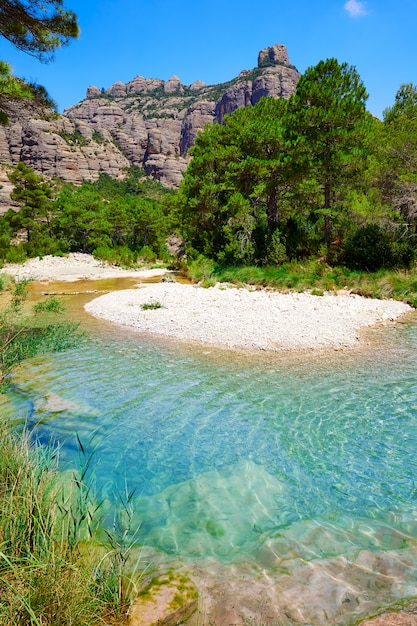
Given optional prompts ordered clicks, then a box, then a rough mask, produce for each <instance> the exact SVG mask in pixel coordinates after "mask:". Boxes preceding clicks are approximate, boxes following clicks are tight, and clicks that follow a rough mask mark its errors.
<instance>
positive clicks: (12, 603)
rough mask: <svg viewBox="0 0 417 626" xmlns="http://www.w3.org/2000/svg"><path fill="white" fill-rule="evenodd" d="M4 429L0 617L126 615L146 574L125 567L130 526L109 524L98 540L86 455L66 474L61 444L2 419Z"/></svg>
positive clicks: (57, 623)
mask: <svg viewBox="0 0 417 626" xmlns="http://www.w3.org/2000/svg"><path fill="white" fill-rule="evenodd" d="M0 436H1V446H0V511H1V515H0V597H1V602H0V625H2V626H3V625H4V626H6V625H9V624H13V625H15V626H28V625H31V626H69V625H70V624H71V626H96V625H98V624H113V623H114V624H116V623H117V624H118V625H121V624H124V623H126V622H127V613H128V609H129V606H130V600H131V596H132V595H136V593H137V587H136V584H137V582H138V581H139V580H140V574H139V573H138V574H137V573H133V574H129V575H127V573H126V569H127V558H128V556H129V554H130V545H127V541H126V538H125V535H124V531H123V532H120V533H118V532H117V530H115V529H113V531H109V540H108V543H107V545H106V546H103V547H102V548H100V547H99V545H98V544H97V542H96V541H95V533H96V530H97V528H98V527H99V525H100V521H101V515H100V504H99V503H97V502H96V501H95V500H94V492H93V490H92V481H91V479H89V477H88V472H87V469H88V459H87V460H86V461H85V465H84V466H82V467H81V468H80V470H79V471H77V472H74V473H73V475H72V476H71V478H69V479H68V478H66V477H64V478H62V476H61V475H60V474H59V473H58V467H57V451H56V450H47V449H46V450H45V448H42V447H40V446H37V445H36V442H34V441H33V440H32V439H31V438H30V437H29V435H27V434H23V435H20V436H17V435H14V434H12V433H11V432H10V431H9V429H8V427H7V425H4V424H2V425H1V426H0ZM129 571H131V570H130V568H129Z"/></svg>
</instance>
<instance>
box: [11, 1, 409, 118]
mask: <svg viewBox="0 0 417 626" xmlns="http://www.w3.org/2000/svg"><path fill="white" fill-rule="evenodd" d="M64 4H65V6H66V7H67V8H68V9H71V10H73V11H74V12H75V13H76V14H77V15H78V19H79V23H80V27H81V35H80V38H79V39H78V40H75V41H73V42H71V44H70V45H69V46H67V47H65V48H62V49H60V50H58V51H57V53H56V58H55V61H54V62H52V63H50V64H47V65H45V64H41V63H39V61H37V60H36V59H33V58H31V57H30V56H28V55H27V54H24V53H22V52H18V51H16V50H15V49H14V48H13V47H12V46H11V45H10V44H8V43H7V42H6V41H5V40H0V59H3V60H5V61H8V62H9V63H10V64H11V65H12V67H13V69H14V73H15V74H16V75H17V76H21V77H23V78H26V79H28V80H32V81H35V82H37V83H38V84H41V85H44V86H45V87H46V88H47V90H48V92H49V94H50V95H51V96H52V98H53V99H54V100H55V101H56V102H57V103H58V108H59V111H62V110H63V109H65V108H66V107H68V106H70V105H72V104H75V103H76V102H79V101H80V100H82V99H83V98H84V97H85V93H86V89H87V87H88V86H89V85H96V86H97V87H99V88H102V87H105V88H107V87H110V85H111V84H112V83H114V82H116V81H118V80H121V81H123V82H128V81H129V80H132V79H133V78H134V77H135V76H137V75H141V76H144V77H146V78H160V79H163V80H168V79H169V78H170V77H171V76H172V75H173V74H176V75H178V76H179V78H180V79H181V82H182V83H183V84H185V85H189V84H191V83H192V82H194V81H195V80H197V79H199V80H202V81H204V82H205V83H207V84H214V83H219V82H224V81H227V80H230V79H232V78H234V77H235V76H236V75H237V74H238V73H239V72H240V71H241V70H242V69H252V68H253V67H255V66H256V64H257V55H258V52H259V50H261V49H262V48H266V47H268V46H271V45H273V44H276V43H282V44H284V45H286V47H287V49H288V53H289V57H290V61H291V63H293V64H294V65H295V66H296V67H297V68H298V70H299V71H300V72H304V71H305V70H306V68H307V67H309V66H312V65H315V64H316V63H318V62H319V61H320V60H324V59H327V58H330V57H336V59H337V60H338V61H339V62H344V61H346V62H347V63H349V64H350V65H354V66H356V69H357V70H358V72H359V74H360V76H361V78H362V80H363V82H364V83H365V86H366V88H367V90H368V93H369V100H368V109H369V110H370V111H371V113H373V114H375V115H377V116H378V117H381V116H382V111H383V110H384V109H385V108H386V107H388V106H391V105H392V104H393V102H394V98H395V94H396V92H397V90H398V88H399V86H400V85H401V84H402V83H406V82H412V83H414V84H417V45H416V32H417V0H364V1H361V0H262V1H254V0H239V1H238V0H228V1H225V2H213V1H212V0H211V1H210V2H209V1H208V0H197V1H195V0H194V1H191V0H175V1H174V0H148V1H145V0H100V1H99V0H64Z"/></svg>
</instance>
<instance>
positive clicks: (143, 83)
mask: <svg viewBox="0 0 417 626" xmlns="http://www.w3.org/2000/svg"><path fill="white" fill-rule="evenodd" d="M163 86H164V81H163V80H159V79H157V78H143V76H136V78H134V79H133V80H132V81H130V82H129V83H127V85H126V88H127V93H128V94H139V93H150V92H152V91H156V90H157V89H161V88H162V87H163Z"/></svg>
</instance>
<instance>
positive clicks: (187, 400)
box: [9, 323, 417, 595]
mask: <svg viewBox="0 0 417 626" xmlns="http://www.w3.org/2000/svg"><path fill="white" fill-rule="evenodd" d="M108 328H109V327H107V326H106V325H104V326H103V327H102V331H103V332H97V330H96V331H94V332H93V333H92V335H91V337H90V338H89V340H88V341H87V342H86V343H84V344H82V345H81V346H80V348H79V349H77V350H74V351H72V352H69V353H66V354H60V355H55V356H53V357H52V358H48V359H47V360H46V359H38V360H35V361H33V362H32V363H30V364H28V365H26V366H25V367H24V368H23V370H22V372H21V373H20V374H19V377H18V386H17V387H16V389H15V390H14V391H13V393H12V394H11V396H10V397H11V405H10V407H9V410H10V411H13V412H14V413H15V414H17V415H18V416H19V418H18V419H19V420H20V423H22V422H23V421H25V420H26V421H27V422H28V423H29V424H30V425H31V426H33V427H35V428H36V432H37V435H38V437H39V438H40V440H41V441H42V442H48V441H49V440H51V439H52V440H58V441H59V442H60V445H61V461H62V467H63V468H64V469H65V468H68V467H71V466H74V465H76V464H77V463H78V447H77V443H76V436H75V433H77V434H78V436H79V437H80V439H81V440H82V443H83V445H84V447H85V448H86V449H87V451H92V450H93V449H94V450H95V457H94V458H95V476H96V482H97V490H98V496H99V497H103V498H104V499H105V501H106V502H107V504H108V506H109V510H110V509H111V508H114V507H115V506H117V503H118V501H119V500H118V492H119V493H120V492H121V491H124V490H125V487H126V485H127V488H128V489H129V490H135V495H134V503H135V510H136V513H135V515H136V518H137V521H138V522H139V521H140V522H141V533H140V540H141V541H142V542H143V543H145V544H146V545H149V546H151V547H152V548H156V549H157V550H159V551H161V552H162V553H164V554H166V555H168V557H178V556H179V557H183V558H191V559H204V558H205V557H215V559H217V560H220V561H221V562H223V563H236V562H241V561H245V560H249V561H252V562H255V563H258V564H260V566H265V567H267V566H270V565H272V564H273V566H274V567H276V566H277V563H279V564H280V565H281V566H282V564H283V563H284V562H287V561H288V562H290V561H291V560H293V559H302V560H307V561H309V560H311V559H315V558H326V557H338V556H340V555H347V556H348V557H349V558H350V557H351V556H352V555H353V554H358V551H360V550H370V551H381V550H382V551H386V550H398V549H404V548H407V547H408V548H410V549H412V548H413V546H414V544H415V540H416V538H417V482H416V477H417V455H416V450H417V356H416V355H417V351H416V349H417V324H416V323H411V324H407V325H398V326H397V327H395V328H389V329H386V330H383V331H375V333H374V334H377V335H378V334H379V333H381V339H382V338H383V337H384V338H386V340H385V339H384V340H383V342H384V344H383V345H382V346H381V348H380V349H379V350H377V351H375V352H373V353H370V352H369V353H367V354H366V355H362V356H359V355H349V354H342V353H341V354H339V353H336V354H335V355H334V356H333V355H331V356H329V357H320V358H315V359H313V358H312V357H305V358H293V359H292V358H289V357H286V356H282V357H279V356H273V357H271V358H269V357H266V356H265V357H262V356H261V357H249V356H245V357H244V356H239V355H238V354H228V353H221V352H216V351H214V350H211V349H202V350H199V349H189V348H186V347H184V346H176V345H175V344H173V343H171V344H164V343H163V342H159V341H152V340H150V339H146V338H143V337H141V336H140V335H137V334H134V333H129V332H125V331H120V332H119V331H117V332H109V331H108V330H107V329H108ZM50 394H57V395H58V396H59V398H58V404H57V398H56V397H55V396H53V398H54V402H55V404H54V403H52V404H54V406H52V404H51V401H50V399H51V396H50ZM48 398H49V400H48ZM62 399H63V400H65V401H68V402H69V403H70V404H68V405H67V407H66V408H65V407H64V406H63V405H62V404H59V403H60V401H61V400H62ZM16 409H17V411H16ZM407 567H408V571H409V574H410V580H411V579H412V578H413V577H414V578H415V574H416V571H415V567H414V565H413V564H410V563H409V564H408V566H407ZM413 589H414V587H413ZM402 592H404V594H405V595H406V594H407V593H410V590H409V589H407V588H405V587H404V588H403V589H402Z"/></svg>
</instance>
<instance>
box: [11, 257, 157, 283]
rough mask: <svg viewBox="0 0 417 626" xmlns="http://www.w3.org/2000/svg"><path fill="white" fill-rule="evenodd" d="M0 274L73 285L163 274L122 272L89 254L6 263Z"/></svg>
mask: <svg viewBox="0 0 417 626" xmlns="http://www.w3.org/2000/svg"><path fill="white" fill-rule="evenodd" d="M2 272H4V273H6V274H10V275H11V276H13V277H14V278H15V279H16V280H39V281H59V282H75V281H77V280H100V279H105V278H123V277H128V276H133V277H137V278H151V277H152V276H162V275H164V274H166V272H167V270H166V269H165V268H161V269H144V268H142V269H122V268H121V267H118V266H116V265H110V264H109V263H106V262H104V261H100V260H98V259H95V258H94V257H93V256H91V254H83V253H82V252H72V253H71V254H69V255H68V256H64V257H60V256H52V255H47V256H44V257H43V258H42V259H40V258H39V257H37V258H35V259H29V260H28V261H26V262H25V263H8V264H6V265H5V266H4V267H3V268H2Z"/></svg>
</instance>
